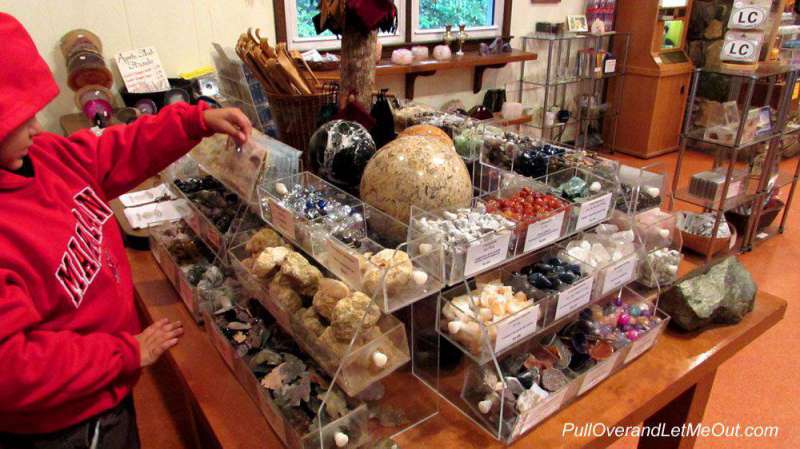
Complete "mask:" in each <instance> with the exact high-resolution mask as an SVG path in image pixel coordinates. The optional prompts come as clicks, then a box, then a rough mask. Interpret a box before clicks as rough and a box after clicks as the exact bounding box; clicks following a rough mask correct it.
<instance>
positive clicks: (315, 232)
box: [259, 172, 364, 255]
mask: <svg viewBox="0 0 800 449" xmlns="http://www.w3.org/2000/svg"><path fill="white" fill-rule="evenodd" d="M259 194H260V198H259V200H260V202H261V210H262V216H263V217H264V220H266V221H268V222H270V223H273V224H275V223H274V222H273V220H272V212H271V205H270V204H269V200H272V201H274V202H275V203H277V204H278V205H279V206H280V207H283V208H284V209H286V210H287V211H288V212H289V213H291V214H292V215H293V221H294V223H293V225H294V230H293V231H294V236H289V237H293V239H294V241H295V242H296V243H297V244H298V245H299V246H300V247H301V248H303V249H304V250H306V251H307V252H309V253H310V254H314V255H316V254H318V253H319V252H320V251H321V250H322V246H323V242H324V240H325V238H326V237H327V236H328V235H331V234H333V233H338V232H341V231H342V230H345V229H351V228H353V227H354V226H356V225H358V224H359V223H361V222H363V220H364V217H363V215H362V206H361V201H360V200H359V199H358V198H356V197H354V196H352V195H350V194H348V193H346V192H345V191H343V190H341V189H338V188H336V187H335V186H333V185H332V184H329V183H328V182H326V181H324V180H323V179H321V178H319V177H317V176H315V175H313V174H311V173H309V172H303V173H300V174H298V175H295V176H290V177H288V178H283V179H280V180H277V181H275V182H272V183H267V185H266V187H259ZM279 225H280V223H279Z"/></svg>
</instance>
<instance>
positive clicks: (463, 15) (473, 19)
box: [419, 0, 494, 30]
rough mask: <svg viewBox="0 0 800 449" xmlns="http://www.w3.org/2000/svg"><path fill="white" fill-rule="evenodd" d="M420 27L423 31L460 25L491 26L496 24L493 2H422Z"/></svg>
mask: <svg viewBox="0 0 800 449" xmlns="http://www.w3.org/2000/svg"><path fill="white" fill-rule="evenodd" d="M419 3H420V4H419V9H420V13H419V27H420V29H423V30H431V29H436V28H444V26H445V25H448V24H449V25H453V28H454V29H457V28H458V25H459V24H462V23H463V24H466V25H467V27H476V26H490V25H492V24H493V22H494V1H493V0H420V2H419Z"/></svg>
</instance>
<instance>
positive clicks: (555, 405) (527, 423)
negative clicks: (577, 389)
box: [514, 388, 569, 437]
mask: <svg viewBox="0 0 800 449" xmlns="http://www.w3.org/2000/svg"><path fill="white" fill-rule="evenodd" d="M568 390H569V388H562V389H561V390H560V391H557V392H555V393H551V394H550V396H548V397H547V398H545V399H544V400H543V401H542V402H541V403H540V404H538V405H537V406H536V407H534V408H533V409H531V410H530V411H528V412H527V413H525V414H524V415H522V416H520V417H519V419H518V420H517V425H516V427H515V428H514V437H517V436H519V435H522V434H523V433H525V432H527V431H529V430H531V428H533V426H535V425H536V424H539V423H540V422H542V421H544V420H545V418H547V417H548V416H550V415H552V414H553V413H555V412H556V411H558V409H560V408H561V405H562V404H563V403H564V397H565V396H566V395H567V391H568Z"/></svg>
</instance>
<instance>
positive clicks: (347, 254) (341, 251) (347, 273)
mask: <svg viewBox="0 0 800 449" xmlns="http://www.w3.org/2000/svg"><path fill="white" fill-rule="evenodd" d="M325 249H327V250H328V263H329V264H330V269H331V271H333V272H334V273H336V274H338V275H339V276H341V277H343V278H345V279H346V280H348V281H350V282H349V283H350V284H352V285H361V264H360V263H359V261H358V257H356V255H355V254H353V250H350V249H348V248H346V247H345V246H344V245H342V244H341V243H339V242H336V241H334V240H333V239H332V238H330V237H329V238H327V239H326V240H325ZM366 293H367V294H368V295H371V294H372V293H373V292H366Z"/></svg>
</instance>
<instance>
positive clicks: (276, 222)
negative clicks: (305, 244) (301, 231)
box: [269, 199, 295, 240]
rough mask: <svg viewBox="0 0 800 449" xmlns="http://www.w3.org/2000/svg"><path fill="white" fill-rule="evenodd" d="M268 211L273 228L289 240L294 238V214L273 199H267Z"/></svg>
mask: <svg viewBox="0 0 800 449" xmlns="http://www.w3.org/2000/svg"><path fill="white" fill-rule="evenodd" d="M269 212H270V215H272V225H273V226H275V229H277V230H278V231H280V233H281V234H283V235H285V236H286V237H288V238H289V239H290V240H294V239H295V236H294V214H292V213H291V212H289V211H288V210H287V209H286V208H285V207H283V206H281V205H280V204H278V202H277V201H275V200H273V199H270V200H269Z"/></svg>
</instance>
